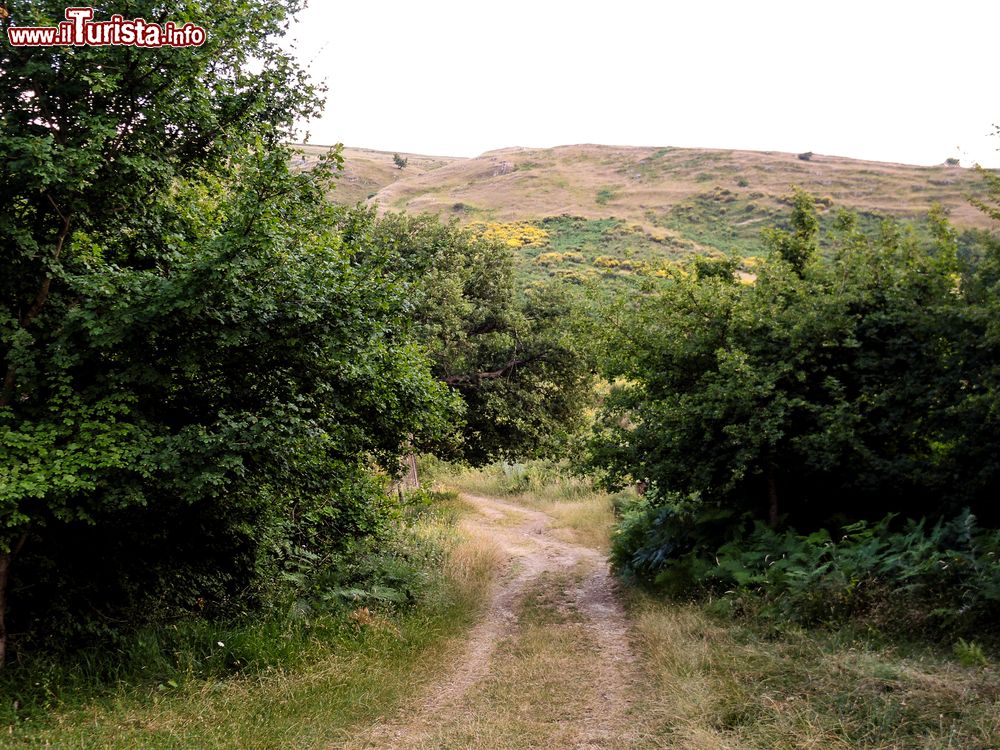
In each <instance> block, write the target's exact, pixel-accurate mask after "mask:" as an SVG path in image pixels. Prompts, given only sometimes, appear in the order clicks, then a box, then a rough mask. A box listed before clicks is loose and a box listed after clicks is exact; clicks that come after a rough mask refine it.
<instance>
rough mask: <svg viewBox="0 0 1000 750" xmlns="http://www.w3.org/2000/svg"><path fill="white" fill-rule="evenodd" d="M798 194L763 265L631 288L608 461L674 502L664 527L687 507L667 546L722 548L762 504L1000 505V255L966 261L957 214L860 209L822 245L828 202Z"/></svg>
mask: <svg viewBox="0 0 1000 750" xmlns="http://www.w3.org/2000/svg"><path fill="white" fill-rule="evenodd" d="M795 203H796V205H795V215H794V217H793V226H792V229H791V231H790V232H772V233H770V234H769V235H768V237H769V239H770V241H771V245H772V250H773V252H772V255H771V257H770V259H769V261H768V262H767V263H766V264H765V265H764V266H763V267H762V268H761V269H760V271H759V274H758V277H757V279H756V281H755V282H754V283H752V284H741V283H739V282H738V281H737V280H736V279H734V278H733V277H732V275H731V274H728V273H727V274H714V273H708V272H705V269H704V268H703V269H702V272H701V273H698V274H696V275H691V276H685V275H682V274H678V275H677V276H676V277H675V278H673V279H671V280H669V281H667V282H666V283H665V284H664V285H663V288H662V289H660V290H659V291H658V292H656V293H654V294H650V295H648V296H645V297H642V298H639V299H638V300H630V301H628V302H625V303H623V304H622V305H621V306H620V307H619V309H618V311H617V316H616V317H615V319H614V320H613V321H611V324H610V325H609V331H610V335H609V356H608V358H607V362H608V376H609V378H612V379H614V380H615V381H616V382H617V383H618V386H617V387H616V388H615V390H614V391H613V393H612V395H611V396H610V398H609V399H608V401H607V404H606V409H605V413H604V417H603V425H604V426H603V430H602V431H601V433H600V434H599V435H598V436H597V438H596V439H595V441H594V446H593V447H594V461H595V463H596V464H597V466H598V467H600V468H601V469H602V470H603V471H604V472H606V477H607V479H608V481H609V483H610V484H621V483H623V482H625V481H630V480H647V481H648V482H649V483H650V484H651V488H652V495H651V500H650V502H652V503H653V504H654V505H659V506H660V507H661V508H663V509H665V510H664V511H663V513H665V515H664V514H660V515H656V514H655V513H654V514H653V515H651V516H650V519H651V523H652V520H653V519H659V520H657V521H656V524H659V527H657V528H653V527H652V526H651V527H650V528H649V529H648V531H649V534H650V535H652V536H650V539H652V538H653V537H654V536H656V535H657V534H659V533H660V532H661V531H662V530H663V529H664V528H667V527H669V526H670V524H671V523H676V525H675V526H673V527H671V528H672V531H671V533H670V534H668V536H671V535H672V540H671V541H670V542H669V545H671V546H670V550H671V552H670V554H683V553H685V552H687V551H690V550H691V548H692V545H696V544H703V545H704V548H703V549H702V550H701V552H703V553H706V554H709V553H711V552H712V551H714V550H715V549H717V548H718V546H719V544H721V543H722V541H723V540H724V539H725V538H726V537H727V535H730V534H739V533H741V531H742V530H745V529H747V528H749V525H748V522H749V521H751V520H755V519H761V520H765V521H767V522H769V523H770V524H771V525H772V526H781V525H792V526H795V527H797V528H800V529H804V528H808V529H816V528H821V527H833V528H835V527H836V526H837V525H838V524H839V523H843V522H845V521H847V520H856V519H877V518H881V517H882V516H884V515H885V514H887V513H890V512H893V513H897V514H901V515H903V516H907V517H912V518H919V517H921V516H927V517H931V518H940V517H945V516H949V515H951V514H955V513H957V512H958V511H959V510H960V509H961V508H962V507H964V506H969V507H971V508H972V509H973V511H974V512H975V513H977V514H978V515H979V516H980V517H981V519H983V520H986V521H987V522H995V521H996V520H997V512H996V507H995V501H994V498H995V495H996V490H997V487H998V486H1000V464H998V463H997V461H996V458H995V457H996V455H997V452H998V449H1000V445H998V443H997V437H996V436H997V434H998V433H997V431H996V425H997V414H998V412H1000V393H998V390H997V387H996V383H997V380H996V368H995V365H991V364H989V362H991V361H992V362H994V363H995V362H996V355H997V348H996V337H995V336H993V335H991V334H990V330H991V327H995V326H994V324H993V323H992V322H990V321H991V314H992V311H995V310H996V289H997V287H996V286H995V285H993V286H990V285H989V284H988V283H986V282H985V281H984V278H985V277H984V273H986V272H987V269H988V267H989V264H988V263H985V262H984V263H982V264H980V265H978V266H977V267H969V268H964V269H963V267H962V266H961V264H960V263H959V260H958V254H957V245H956V242H955V238H954V233H953V232H952V231H951V230H950V228H949V227H948V226H947V224H946V223H944V222H943V221H941V220H940V219H937V220H936V224H935V226H936V235H937V236H936V240H935V241H934V242H932V243H921V242H918V241H917V240H916V239H915V238H914V237H912V236H910V235H908V234H906V233H905V232H903V231H901V230H900V229H899V228H898V227H896V226H895V225H893V224H891V223H887V224H886V225H884V226H883V228H882V230H881V232H880V233H878V234H877V235H875V236H866V235H864V234H863V233H861V232H859V231H858V230H857V229H856V226H855V222H854V221H853V219H852V218H851V217H850V216H847V215H844V216H842V217H841V219H840V220H839V222H838V228H837V232H836V238H835V239H836V245H837V247H836V249H835V252H834V256H833V257H832V258H830V259H829V260H825V261H823V260H819V259H816V258H814V257H813V249H814V247H815V243H814V236H815V231H816V229H815V228H816V223H815V220H814V218H813V216H812V208H811V205H810V203H809V201H808V199H807V198H804V197H803V196H802V195H799V196H797V197H796V201H795ZM668 519H673V520H668ZM654 525H655V524H654ZM666 543H667V542H665V544H666Z"/></svg>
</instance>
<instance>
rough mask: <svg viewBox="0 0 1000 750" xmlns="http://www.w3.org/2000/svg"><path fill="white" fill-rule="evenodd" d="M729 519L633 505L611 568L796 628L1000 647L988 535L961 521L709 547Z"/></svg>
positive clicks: (996, 562) (891, 523)
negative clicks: (754, 610) (858, 628)
mask: <svg viewBox="0 0 1000 750" xmlns="http://www.w3.org/2000/svg"><path fill="white" fill-rule="evenodd" d="M738 520H739V519H734V518H733V517H732V516H731V514H728V513H726V512H722V511H717V510H713V511H708V512H706V511H705V510H704V509H701V510H697V505H696V504H695V503H693V502H691V500H690V499H688V500H687V501H684V500H683V499H680V498H676V497H674V498H671V499H670V502H668V503H666V504H661V505H656V504H654V503H653V502H651V501H650V499H648V498H640V499H639V500H638V501H636V502H634V503H632V504H630V505H629V506H627V507H626V508H625V509H624V510H623V512H622V515H621V520H620V522H619V524H618V528H617V530H616V532H615V537H614V544H613V550H612V562H613V564H614V565H615V567H616V568H617V569H618V570H619V571H621V572H623V573H625V574H626V575H628V576H630V577H632V578H635V579H637V580H639V581H641V582H644V583H646V584H648V585H650V586H652V587H653V588H656V589H658V590H661V591H663V592H665V593H667V594H668V595H672V596H675V597H677V596H698V595H721V596H722V597H723V598H727V599H733V600H735V601H734V606H733V609H739V608H741V607H742V606H744V605H743V604H739V606H737V605H736V602H738V601H739V600H742V599H744V598H745V597H747V596H750V597H753V598H755V599H757V600H758V602H759V603H760V605H761V608H762V610H763V611H764V612H765V613H770V614H771V615H773V616H775V617H776V618H780V619H781V620H784V621H790V622H796V623H800V624H804V625H817V624H831V623H843V622H846V621H849V620H852V619H860V620H864V621H867V622H869V623H870V624H872V625H874V626H876V627H878V628H880V629H883V630H886V631H891V632H899V633H902V634H908V635H913V636H920V637H926V638H931V639H953V638H954V637H955V636H956V635H965V636H971V635H976V636H977V637H979V636H984V635H985V636H987V637H990V638H994V639H995V638H997V637H1000V627H998V624H1000V559H998V553H1000V531H997V530H982V529H979V528H978V527H977V525H976V521H975V518H974V516H972V514H971V513H969V512H968V511H964V512H963V513H961V514H960V515H959V516H957V517H955V518H953V519H951V520H949V521H939V522H937V523H936V524H934V525H933V526H928V524H927V523H926V522H925V521H912V520H910V521H907V522H905V523H903V524H897V523H896V518H895V517H893V516H887V517H886V518H884V519H883V520H882V521H880V522H878V523H876V524H868V523H865V522H859V523H855V524H850V525H848V526H846V527H844V528H843V529H842V532H843V533H842V535H840V536H839V537H837V538H834V537H831V535H830V534H829V533H828V532H827V531H826V530H820V531H817V532H815V533H813V534H809V535H801V534H797V533H796V532H795V531H794V530H788V531H785V532H784V533H779V532H776V531H774V530H772V529H771V528H769V527H767V526H765V525H763V524H761V523H759V522H758V523H757V524H756V525H755V526H754V527H753V529H752V530H750V531H748V532H747V533H744V534H740V535H738V536H734V537H733V538H731V540H730V541H728V542H727V543H725V544H723V545H721V546H718V547H713V545H712V542H711V540H712V539H717V538H719V535H720V528H722V527H725V526H726V525H728V528H730V529H734V528H738V525H739V524H738ZM720 525H721V526H720ZM897 527H898V528H897Z"/></svg>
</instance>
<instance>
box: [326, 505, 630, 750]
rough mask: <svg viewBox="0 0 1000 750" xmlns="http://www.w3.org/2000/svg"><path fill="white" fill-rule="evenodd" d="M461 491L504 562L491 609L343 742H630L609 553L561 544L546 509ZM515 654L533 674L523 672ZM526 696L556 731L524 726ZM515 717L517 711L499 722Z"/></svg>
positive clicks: (472, 524) (625, 658) (622, 644)
mask: <svg viewBox="0 0 1000 750" xmlns="http://www.w3.org/2000/svg"><path fill="white" fill-rule="evenodd" d="M464 497H465V498H466V500H467V501H468V502H469V503H470V504H471V505H472V506H473V508H474V509H475V511H476V513H475V515H473V516H471V517H469V518H467V519H466V520H465V521H464V522H463V523H464V524H465V526H466V530H467V531H468V532H469V533H471V534H481V535H485V536H488V537H489V538H490V539H491V540H492V541H494V542H496V543H497V544H498V545H499V546H500V548H501V549H502V550H503V552H504V555H505V556H506V557H507V564H506V570H505V571H504V573H503V574H502V575H501V576H500V578H499V580H498V582H497V584H496V586H495V590H494V592H493V594H492V598H491V601H490V604H489V607H488V609H487V611H486V612H485V615H484V616H483V618H482V620H481V621H480V622H479V623H478V624H477V625H476V626H475V627H474V628H473V629H472V631H471V634H470V635H469V638H468V640H467V642H466V643H465V644H463V645H462V646H461V647H460V648H459V649H458V655H457V657H456V659H455V662H454V665H453V666H452V667H451V669H450V671H449V672H448V673H446V674H444V675H442V676H440V678H439V679H438V680H437V681H436V682H435V683H434V684H432V685H430V686H428V688H427V690H426V693H425V694H424V695H422V696H420V697H418V698H416V699H415V700H414V701H413V702H412V703H411V704H410V705H408V706H406V707H405V708H404V709H403V711H401V712H400V714H399V715H398V716H395V717H391V718H389V719H387V720H386V721H385V722H383V723H380V724H377V725H375V726H372V727H369V728H367V729H366V730H365V732H364V733H363V736H360V737H354V738H351V739H350V740H348V741H347V742H346V743H344V744H342V745H338V747H344V748H348V747H349V748H369V749H371V748H386V749H388V748H393V749H395V748H446V747H479V748H487V747H489V748H515V747H543V746H548V747H552V745H549V744H547V742H548V741H550V740H555V739H556V738H558V740H557V747H558V748H560V750H561V749H562V748H580V749H581V750H582V749H584V748H587V749H590V748H612V747H614V748H618V747H625V746H630V747H631V746H633V745H632V743H631V742H630V741H629V740H628V737H627V735H628V724H629V721H628V714H629V709H630V707H631V704H632V700H631V696H630V686H631V685H632V684H634V679H633V676H634V670H635V659H634V656H633V653H632V649H631V647H630V644H629V625H628V621H627V619H626V616H625V613H624V611H623V609H622V606H621V604H620V603H619V601H618V598H617V594H616V590H615V583H614V580H613V579H612V577H611V576H610V574H609V571H608V565H607V560H606V558H605V557H604V555H603V554H602V553H600V552H598V551H597V550H594V549H591V548H589V547H585V546H582V545H579V544H574V543H571V542H568V541H564V540H562V539H559V538H558V537H557V536H555V535H554V534H553V531H552V528H551V527H552V518H551V517H550V516H548V515H547V514H545V513H543V512H540V511H537V510H532V509H528V508H524V507H522V506H519V505H514V504H511V503H507V502H503V501H501V500H497V499H492V498H487V497H479V496H474V495H465V496H464ZM539 623H540V624H539ZM546 639H548V640H546ZM539 644H549V646H551V647H552V650H553V651H557V650H558V651H559V652H560V654H561V656H558V657H556V655H553V658H552V659H547V658H546V656H547V655H546V654H545V653H539V651H540V650H541V651H544V650H545V648H547V647H548V646H542V647H540V646H539ZM567 655H568V656H567ZM519 659H520V660H521V661H522V662H523V664H522V666H524V667H526V668H527V670H526V669H521V671H520V672H519V671H518V669H517V667H516V665H515V664H514V663H515V662H516V661H517V660H519ZM567 659H568V661H567ZM525 660H530V662H529V661H525ZM557 667H558V670H559V671H560V672H561V673H560V674H553V673H552V670H555V669H556V668H557ZM547 669H548V670H549V671H550V673H549V674H547V675H546V674H542V675H538V674H537V673H538V672H544V671H546V670H547ZM533 674H535V675H537V679H535V678H534V677H532V675H533ZM526 675H527V676H526ZM540 680H544V686H543V685H542V682H541V681H540ZM523 702H526V703H527V704H532V703H533V702H534V703H535V704H537V708H538V711H539V713H543V714H544V715H545V716H546V717H554V718H552V719H546V720H545V721H546V722H548V723H549V724H551V726H545V725H542V726H538V725H537V720H534V721H535V725H533V729H531V730H530V731H526V730H525V729H524V726H522V725H520V724H518V721H517V719H516V716H517V715H519V714H518V712H519V711H521V712H523V708H524V707H523V706H518V705H515V704H520V703H523ZM543 704H544V705H543ZM528 710H529V711H530V710H532V709H531V706H530V705H529V706H528ZM508 715H510V716H513V717H515V718H514V719H511V720H510V721H506V720H498V718H497V717H503V716H508ZM546 737H548V738H549V740H546Z"/></svg>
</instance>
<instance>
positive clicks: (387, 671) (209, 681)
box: [0, 496, 497, 749]
mask: <svg viewBox="0 0 1000 750" xmlns="http://www.w3.org/2000/svg"><path fill="white" fill-rule="evenodd" d="M459 505H460V504H459V502H458V500H457V498H455V497H454V496H452V497H451V498H445V500H444V501H443V502H442V503H440V505H439V506H434V507H431V506H429V505H427V504H426V503H424V504H423V506H424V507H421V505H419V504H418V505H411V506H410V507H409V508H408V509H407V511H406V515H407V516H408V517H409V518H410V521H409V522H408V523H407V525H406V533H405V535H404V537H405V538H404V540H403V541H402V542H401V544H403V545H404V546H405V545H409V546H411V547H412V546H420V547H422V548H424V549H426V550H430V551H432V552H436V551H440V554H428V555H427V556H426V560H427V562H428V569H427V570H426V571H425V573H426V575H425V577H424V582H423V588H422V591H421V594H420V596H419V598H418V600H417V602H416V603H415V604H413V605H411V606H408V607H403V608H399V607H390V606H384V605H377V604H376V603H374V602H372V603H368V602H358V603H357V605H348V606H345V607H343V608H342V609H340V610H339V611H336V612H331V613H325V614H309V613H308V612H305V611H301V610H300V611H293V612H292V613H291V614H290V615H289V616H286V617H282V618H273V619H270V620H264V621H259V622H246V623H242V624H238V625H231V626H228V627H221V626H215V625H212V624H210V623H204V622H191V623H185V624H179V625H178V626H176V627H174V628H161V629H160V630H148V631H146V632H144V633H142V634H139V635H138V636H137V637H136V638H135V639H133V640H132V641H126V642H125V644H124V646H123V650H122V651H121V652H111V653H103V654H98V653H93V654H89V655H88V654H81V655H78V656H77V658H76V660H75V661H72V660H70V659H69V658H68V657H64V660H63V661H61V662H56V661H49V662H45V661H44V660H42V659H38V660H37V661H36V663H34V664H24V665H21V666H16V665H15V667H14V668H12V669H8V670H7V673H6V674H4V675H3V678H2V680H3V682H2V688H3V690H2V695H3V705H2V706H0V711H2V713H0V716H2V721H3V722H4V725H5V727H6V732H3V733H0V747H58V748H66V749H71V748H193V747H197V748H278V747H280V748H298V747H323V746H326V745H328V744H329V743H331V742H334V741H335V740H337V739H338V738H341V737H343V736H345V735H346V734H347V733H349V732H351V731H352V729H353V728H355V727H357V726H358V725H364V724H367V723H371V722H373V721H375V720H376V719H378V718H380V717H382V716H385V715H386V714H390V713H392V711H393V710H395V709H396V708H397V707H399V706H400V704H401V703H403V702H405V701H406V700H407V699H410V698H412V696H414V695H415V694H417V693H419V692H420V690H421V689H422V687H423V686H424V685H426V684H427V683H428V682H429V681H430V680H432V679H433V678H434V677H435V676H436V675H437V673H438V671H439V670H440V669H441V668H443V665H444V664H445V663H447V661H448V659H449V658H450V656H451V651H452V650H453V648H454V640H455V639H457V638H459V637H460V636H461V635H462V634H463V633H464V632H465V630H466V629H467V628H468V627H469V626H470V625H471V623H472V622H473V621H474V620H475V618H476V615H477V613H478V611H479V609H480V607H481V606H482V605H483V603H484V602H485V599H486V597H487V593H488V589H489V586H490V582H491V580H492V575H493V572H494V570H495V568H496V565H497V559H496V556H495V554H493V553H492V552H491V551H490V550H488V549H486V548H485V547H484V546H483V545H482V544H481V543H480V542H479V541H476V540H467V539H465V538H464V537H463V536H461V535H460V534H459V532H458V531H457V527H456V520H457V517H458V515H459V514H460V510H459ZM432 560H435V561H436V562H435V563H434V564H433V565H431V564H430V563H431V561H432Z"/></svg>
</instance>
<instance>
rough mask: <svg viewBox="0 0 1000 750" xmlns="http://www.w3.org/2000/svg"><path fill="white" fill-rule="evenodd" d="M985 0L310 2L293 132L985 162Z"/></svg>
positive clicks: (378, 145) (388, 144)
mask: <svg viewBox="0 0 1000 750" xmlns="http://www.w3.org/2000/svg"><path fill="white" fill-rule="evenodd" d="M998 30H1000V2H998V1H997V0H976V1H968V0H949V2H933V3H932V2H926V0H925V1H924V2H920V0H910V1H909V2H896V0H868V1H867V2H856V0H825V1H824V2H816V0H798V2H784V1H783V0H782V1H780V2H779V1H773V2H772V1H771V0H753V1H749V0H743V2H735V1H729V0H727V1H725V2H723V1H720V0H685V1H684V2H676V1H674V0H645V2H636V1H634V0H605V1H604V2H601V3H594V2H588V1H587V0H578V1H577V2H563V0H530V1H529V0H504V2H492V3H490V2H483V1H482V0H465V1H464V2H457V1H453V0H410V1H409V2H405V1H400V0H354V1H352V2H332V1H331V0H311V5H310V7H307V8H306V9H305V10H304V11H303V12H302V13H300V15H299V18H298V20H297V22H296V23H295V24H294V25H293V27H292V29H291V31H290V36H289V39H290V42H291V43H293V44H294V49H295V54H296V56H297V57H298V59H299V61H300V63H301V64H302V65H303V66H305V67H306V68H308V69H309V70H310V71H311V73H312V75H313V77H314V79H315V80H317V81H322V82H325V83H326V85H327V86H328V88H329V90H328V93H327V96H328V98H327V104H326V110H325V113H324V115H323V117H322V119H320V120H317V121H313V122H312V123H310V124H309V125H308V126H307V129H308V131H309V134H310V142H312V143H316V144H333V143H337V142H342V143H344V144H346V145H348V146H358V147H365V148H373V149H379V150H385V151H398V152H400V153H419V154H434V155H448V156H476V155H478V154H481V153H483V152H484V151H488V150H491V149H496V148H503V147H506V146H527V147H550V146H557V145H564V144H574V143H603V144H613V145H631V146H679V147H704V148H732V149H752V150H762V151H786V152H792V153H801V152H804V151H813V152H815V153H817V154H826V155H835V156H848V157H854V158H858V159H869V160H874V161H890V162H902V163H906V164H928V165H929V164H940V163H942V162H943V161H944V160H945V159H946V158H949V157H951V158H959V159H961V161H962V163H963V164H964V165H971V164H972V163H975V162H978V163H980V164H982V165H984V166H988V167H1000V151H998V149H1000V135H997V134H996V127H995V125H996V124H1000V97H997V96H996V94H997V92H998V90H1000V86H998V84H1000V67H998V66H997V59H996V44H995V39H996V35H997V32H998Z"/></svg>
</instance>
